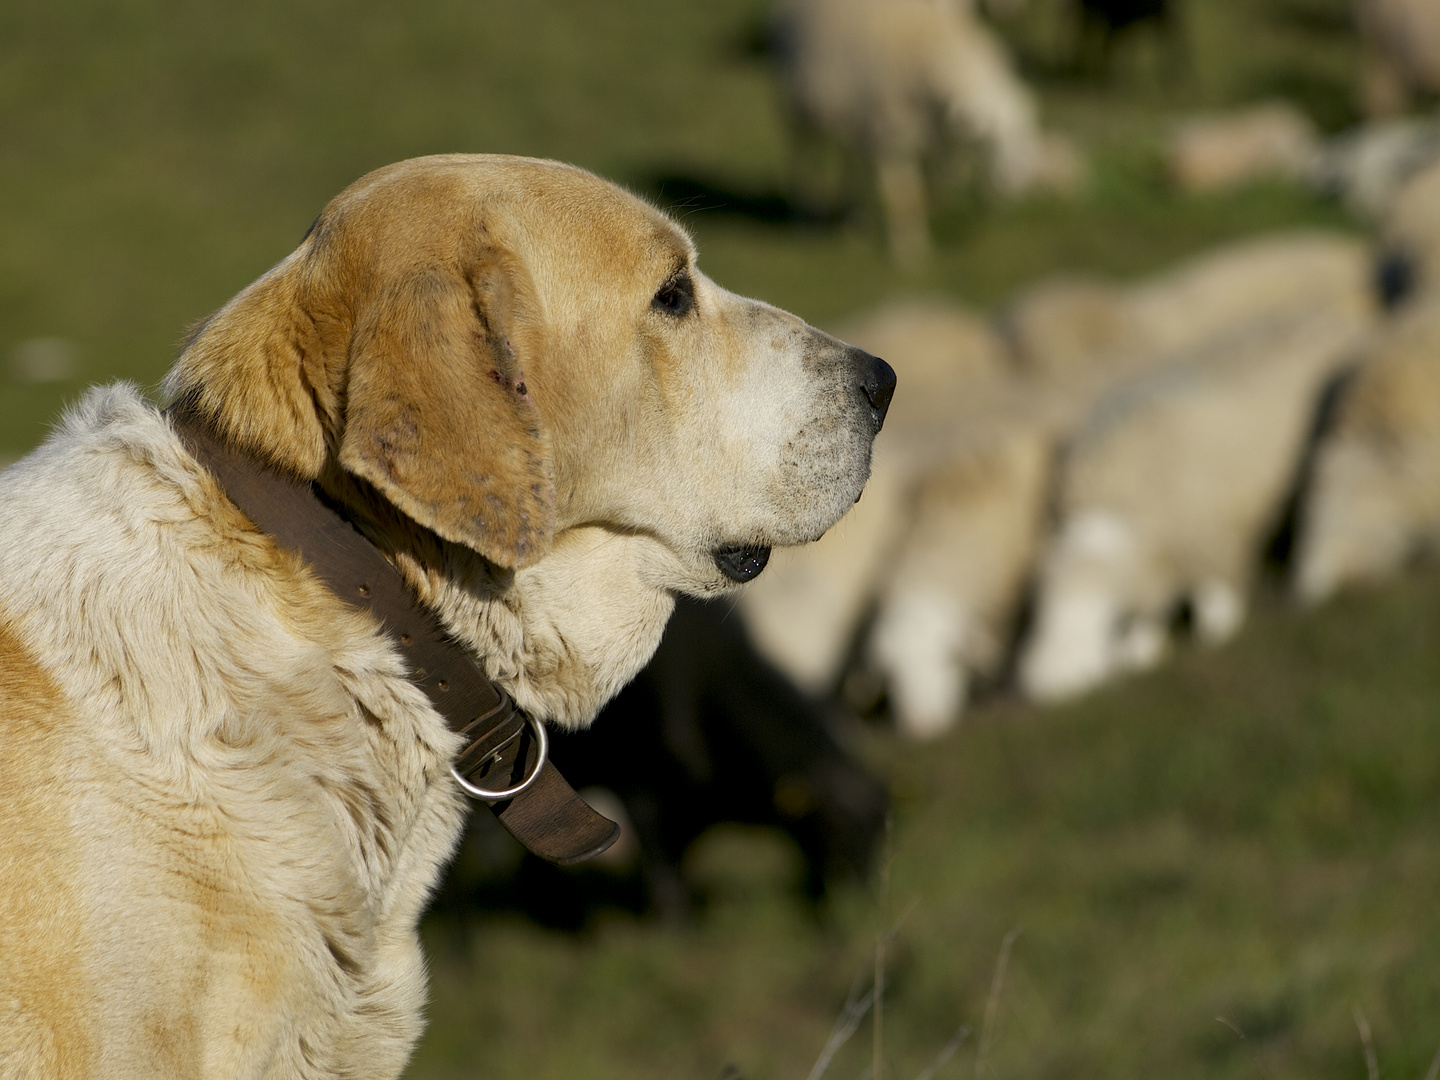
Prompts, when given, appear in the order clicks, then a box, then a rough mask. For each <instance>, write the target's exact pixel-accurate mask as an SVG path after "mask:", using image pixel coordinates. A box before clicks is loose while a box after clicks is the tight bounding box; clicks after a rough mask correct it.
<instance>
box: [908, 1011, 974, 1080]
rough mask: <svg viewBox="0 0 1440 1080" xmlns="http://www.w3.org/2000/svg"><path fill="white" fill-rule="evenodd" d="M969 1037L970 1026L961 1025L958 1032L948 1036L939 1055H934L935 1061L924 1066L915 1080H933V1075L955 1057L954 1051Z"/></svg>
mask: <svg viewBox="0 0 1440 1080" xmlns="http://www.w3.org/2000/svg"><path fill="white" fill-rule="evenodd" d="M969 1037H970V1025H969V1024H961V1025H960V1028H959V1030H958V1031H956V1032H955V1034H954V1035H951V1036H950V1041H949V1042H947V1043H946V1044H945V1045H944V1046H942V1047H941V1048H940V1053H938V1054H936V1055H935V1060H934V1061H932V1062H930V1064H929V1065H927V1066H925V1071H924V1072H922V1073H921V1074H920V1075H919V1076H917V1077H916V1078H915V1080H935V1074H936V1073H938V1072H939V1071H940V1070H941V1069H943V1068H944V1067H945V1063H946V1062H947V1061H949V1060H950V1059H951V1058H952V1057H954V1056H955V1051H956V1050H959V1049H960V1044H961V1043H963V1042H964V1041H965V1040H966V1039H968V1038H969Z"/></svg>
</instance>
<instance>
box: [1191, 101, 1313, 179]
mask: <svg viewBox="0 0 1440 1080" xmlns="http://www.w3.org/2000/svg"><path fill="white" fill-rule="evenodd" d="M1319 156H1320V136H1319V133H1318V132H1317V131H1316V128H1315V124H1314V123H1313V122H1312V121H1311V119H1310V118H1309V117H1308V116H1306V115H1305V114H1304V113H1302V112H1301V111H1300V110H1299V109H1297V108H1295V106H1293V105H1290V104H1288V103H1287V102H1283V101H1271V102H1265V103H1263V104H1260V105H1253V106H1251V107H1249V108H1246V109H1240V110H1237V111H1235V112H1229V113H1216V114H1210V115H1205V116H1196V117H1192V118H1190V119H1189V120H1186V121H1185V122H1184V123H1182V124H1181V125H1180V126H1179V127H1178V128H1177V129H1176V131H1175V134H1174V135H1173V136H1172V137H1171V139H1170V144H1169V146H1168V148H1167V150H1166V160H1165V164H1166V169H1167V171H1168V172H1169V174H1170V179H1171V181H1172V182H1173V183H1174V184H1175V185H1176V186H1177V187H1178V188H1180V189H1181V190H1182V191H1191V192H1199V191H1218V190H1222V189H1225V188H1233V187H1239V186H1240V185H1242V184H1247V183H1252V182H1254V181H1256V180H1263V179H1279V180H1292V181H1297V182H1298V181H1302V180H1305V179H1307V178H1308V177H1309V176H1310V175H1311V173H1312V172H1313V170H1314V168H1315V164H1316V162H1317V161H1318V159H1319Z"/></svg>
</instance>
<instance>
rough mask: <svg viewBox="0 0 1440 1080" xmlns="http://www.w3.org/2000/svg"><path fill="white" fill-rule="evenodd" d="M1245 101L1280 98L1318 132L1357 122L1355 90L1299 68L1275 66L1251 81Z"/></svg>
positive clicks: (1342, 129)
mask: <svg viewBox="0 0 1440 1080" xmlns="http://www.w3.org/2000/svg"><path fill="white" fill-rule="evenodd" d="M1245 97H1246V100H1257V101H1258V100H1264V99H1266V98H1283V99H1285V100H1286V101H1291V102H1293V103H1294V104H1296V105H1297V106H1299V107H1300V108H1301V109H1303V110H1304V111H1305V113H1306V114H1307V115H1308V116H1309V117H1310V119H1312V120H1314V121H1315V123H1316V124H1317V125H1319V127H1320V129H1321V130H1322V131H1325V132H1329V133H1334V132H1337V131H1344V130H1345V129H1346V128H1349V127H1352V126H1354V125H1355V124H1357V123H1359V122H1360V119H1361V117H1360V112H1359V109H1358V108H1357V107H1356V102H1355V88H1354V87H1353V86H1352V85H1351V84H1350V83H1349V81H1347V80H1345V79H1339V78H1330V77H1327V76H1325V75H1322V74H1318V73H1316V72H1314V71H1307V70H1305V69H1303V68H1299V67H1275V68H1272V69H1270V70H1269V71H1267V72H1265V74H1264V75H1263V76H1261V77H1259V78H1256V79H1255V80H1254V81H1252V82H1251V83H1250V85H1249V87H1248V88H1247V92H1246V95H1245Z"/></svg>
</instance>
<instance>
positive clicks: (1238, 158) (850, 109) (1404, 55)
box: [773, 0, 1440, 268]
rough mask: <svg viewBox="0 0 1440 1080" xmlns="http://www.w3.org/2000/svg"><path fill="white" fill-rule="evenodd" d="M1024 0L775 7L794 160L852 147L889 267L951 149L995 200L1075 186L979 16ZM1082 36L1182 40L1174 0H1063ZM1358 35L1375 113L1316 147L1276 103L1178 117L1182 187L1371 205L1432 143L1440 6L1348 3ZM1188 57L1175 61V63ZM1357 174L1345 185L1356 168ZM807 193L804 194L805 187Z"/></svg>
mask: <svg viewBox="0 0 1440 1080" xmlns="http://www.w3.org/2000/svg"><path fill="white" fill-rule="evenodd" d="M1028 2H1029V0H983V2H982V0H780V2H779V3H778V6H777V8H776V13H775V18H774V26H773V30H774V34H773V36H774V42H775V45H776V49H775V53H776V59H777V75H778V77H779V80H780V84H781V87H782V90H783V96H784V98H785V101H786V103H787V106H788V110H787V111H788V113H789V116H790V119H791V122H792V127H793V129H794V131H795V133H796V137H797V148H798V152H797V165H798V164H799V163H800V162H801V161H803V160H804V158H805V156H806V155H807V154H808V151H809V149H810V148H811V147H813V146H814V145H815V140H816V139H817V138H818V139H824V140H829V141H830V142H832V143H834V144H837V145H839V146H841V147H844V148H846V149H847V150H848V151H849V152H850V154H851V156H852V158H853V159H856V160H859V161H863V162H864V163H865V165H866V167H867V168H868V170H869V171H870V173H871V178H872V181H873V185H874V191H875V195H876V199H877V201H878V203H879V207H880V210H881V216H882V219H883V222H884V226H885V232H886V236H887V239H888V242H889V247H890V253H891V256H892V258H893V259H894V261H895V262H896V263H897V265H900V266H902V267H907V268H913V267H915V266H917V265H919V264H920V263H922V262H923V261H924V260H925V258H926V256H927V255H928V252H929V249H930V235H929V228H928V214H927V210H926V206H927V201H928V199H927V192H926V182H925V169H924V162H925V161H926V159H927V158H928V157H930V156H932V155H933V154H934V153H935V152H936V151H937V150H940V149H942V148H944V147H945V146H947V145H956V144H958V145H960V146H962V147H966V148H969V149H970V150H971V151H973V156H974V158H975V160H976V162H977V163H978V165H979V170H978V171H979V172H980V174H981V175H982V176H984V177H985V179H987V180H988V182H989V186H990V188H991V189H992V190H993V191H994V192H995V193H996V194H997V195H999V196H1000V197H1009V196H1016V195H1024V194H1027V193H1030V192H1034V191H1037V190H1049V191H1052V192H1060V193H1070V194H1075V193H1078V192H1079V191H1080V190H1081V189H1082V188H1083V187H1084V182H1085V175H1086V168H1085V162H1084V159H1083V156H1082V155H1081V153H1080V152H1079V150H1078V148H1077V147H1076V146H1075V145H1074V144H1072V143H1071V142H1070V141H1069V140H1067V139H1066V138H1065V137H1064V136H1063V135H1060V134H1058V133H1056V132H1053V131H1048V130H1046V129H1045V128H1044V127H1043V125H1042V123H1041V117H1040V107H1039V103H1038V101H1037V99H1036V97H1035V95H1034V93H1033V92H1032V91H1031V90H1030V89H1029V87H1027V86H1026V85H1025V84H1024V82H1023V81H1022V80H1021V78H1020V76H1019V74H1018V73H1017V71H1016V68H1015V65H1014V64H1013V62H1012V59H1011V57H1010V55H1009V53H1008V52H1007V50H1006V48H1005V45H1004V43H1003V42H1002V40H1001V39H1000V37H999V36H998V35H997V34H996V33H995V32H994V30H993V29H992V28H991V27H990V25H989V24H988V23H987V21H986V19H985V18H984V17H983V15H984V14H985V13H987V12H988V13H990V14H991V15H994V16H1001V17H1004V16H1013V15H1014V14H1015V13H1017V12H1018V11H1019V10H1021V9H1023V8H1024V7H1025V6H1026V4H1027V3H1028ZM1066 2H1068V3H1070V4H1071V5H1072V6H1074V7H1075V8H1076V9H1077V11H1078V14H1079V15H1080V21H1079V26H1078V29H1079V32H1080V34H1081V37H1082V39H1083V37H1084V36H1085V31H1086V28H1087V27H1088V26H1092V25H1098V26H1099V27H1100V28H1101V30H1102V32H1103V33H1104V34H1105V35H1106V37H1105V40H1107V41H1108V39H1109V37H1110V36H1113V34H1114V33H1116V32H1119V31H1123V30H1126V29H1127V28H1129V27H1131V26H1132V25H1134V24H1135V23H1136V22H1138V21H1153V22H1156V23H1157V24H1158V25H1160V26H1161V27H1162V28H1164V29H1168V30H1169V31H1170V36H1171V37H1172V39H1174V40H1175V41H1179V40H1180V39H1181V38H1182V37H1183V35H1181V34H1179V33H1178V24H1177V19H1176V17H1175V16H1176V14H1177V13H1176V12H1175V11H1174V10H1172V9H1174V8H1175V7H1177V3H1178V0H1066ZM1354 14H1355V22H1356V29H1357V31H1358V34H1359V39H1360V43H1361V57H1362V63H1361V73H1360V85H1359V87H1357V98H1358V99H1359V101H1360V103H1361V105H1362V107H1363V109H1364V111H1365V113H1366V115H1367V117H1368V119H1369V120H1371V121H1372V122H1380V121H1389V123H1385V124H1381V125H1379V126H1374V127H1371V128H1369V129H1367V130H1365V131H1364V132H1362V133H1361V135H1360V136H1359V137H1358V138H1355V139H1349V140H1340V141H1338V142H1337V143H1335V144H1332V145H1329V146H1326V145H1323V144H1322V142H1321V140H1320V138H1319V136H1318V134H1317V132H1316V130H1315V128H1314V125H1313V124H1312V123H1311V122H1310V120H1309V119H1308V118H1307V117H1306V116H1305V115H1304V114H1303V113H1301V112H1299V111H1298V110H1296V109H1295V108H1293V107H1291V106H1289V105H1287V104H1285V103H1283V102H1265V103H1261V104H1259V105H1257V106H1255V107H1252V108H1249V109H1244V110H1240V111H1239V112H1236V113H1231V114H1221V115H1214V116H1197V117H1192V118H1190V119H1189V120H1188V121H1186V122H1184V123H1182V124H1180V125H1179V126H1178V127H1177V130H1176V131H1175V132H1174V134H1173V136H1172V139H1171V142H1170V146H1169V147H1168V149H1167V154H1166V156H1167V160H1168V164H1169V167H1170V172H1171V176H1172V178H1173V179H1174V180H1175V181H1176V183H1177V184H1178V185H1179V186H1180V187H1182V188H1185V189H1190V190H1196V189H1206V188H1215V187H1221V186H1226V185H1231V184H1235V183H1241V182H1245V181H1248V180H1251V179H1254V178H1256V177H1258V176H1262V175H1266V174H1271V175H1276V174H1278V175H1282V176H1289V177H1292V178H1295V179H1302V180H1308V181H1311V182H1313V183H1316V184H1318V185H1320V186H1322V187H1329V188H1337V187H1339V188H1344V189H1345V190H1346V191H1347V192H1349V194H1350V195H1351V196H1352V199H1354V200H1355V201H1357V202H1359V203H1360V204H1362V205H1364V206H1367V207H1368V208H1371V209H1373V208H1374V206H1375V205H1376V204H1377V203H1378V202H1379V201H1380V198H1381V195H1382V194H1383V192H1376V191H1374V190H1372V188H1373V187H1374V185H1375V184H1376V183H1378V184H1380V185H1381V186H1382V187H1383V185H1384V183H1385V181H1386V179H1387V178H1388V177H1390V176H1393V174H1395V173H1396V172H1397V168H1398V170H1399V171H1403V166H1405V164H1406V160H1407V158H1409V157H1413V156H1414V155H1415V154H1416V153H1417V152H1419V153H1422V154H1423V153H1426V152H1428V149H1427V147H1426V146H1425V145H1424V144H1425V143H1426V142H1427V141H1428V140H1432V139H1433V137H1434V131H1433V129H1431V128H1429V127H1427V126H1426V125H1423V124H1420V125H1417V124H1415V123H1413V122H1412V123H1409V124H1407V123H1406V122H1405V121H1403V120H1402V119H1398V118H1399V117H1401V116H1402V114H1403V113H1404V111H1405V110H1406V108H1407V107H1408V106H1409V105H1410V104H1411V103H1412V101H1413V100H1414V99H1415V98H1416V96H1417V95H1426V94H1430V95H1433V94H1436V93H1440V4H1437V3H1436V2H1435V0H1354ZM1176 66H1177V67H1178V66H1183V65H1179V64H1177V65H1176ZM1357 171H1358V172H1360V173H1363V174H1365V175H1364V177H1363V180H1364V181H1368V184H1367V183H1365V182H1354V181H1356V179H1357V178H1356V177H1355V176H1354V175H1353V174H1355V173H1356V172H1357ZM798 194H800V195H801V196H802V199H803V193H798Z"/></svg>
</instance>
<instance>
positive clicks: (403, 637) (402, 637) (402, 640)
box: [400, 634, 410, 645]
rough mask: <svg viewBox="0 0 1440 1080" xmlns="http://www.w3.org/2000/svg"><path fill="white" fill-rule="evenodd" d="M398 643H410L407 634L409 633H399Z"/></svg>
mask: <svg viewBox="0 0 1440 1080" xmlns="http://www.w3.org/2000/svg"><path fill="white" fill-rule="evenodd" d="M400 644H401V645H409V644H410V635H409V634H401V635H400Z"/></svg>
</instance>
